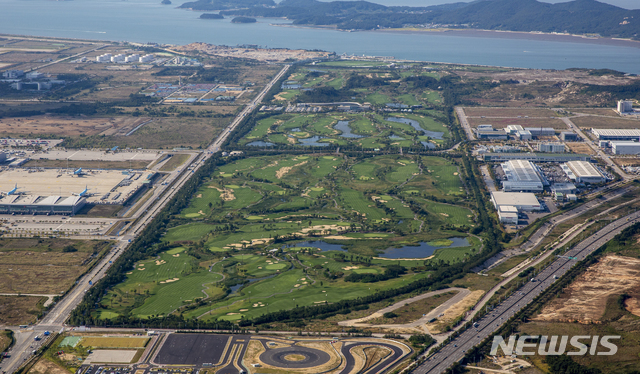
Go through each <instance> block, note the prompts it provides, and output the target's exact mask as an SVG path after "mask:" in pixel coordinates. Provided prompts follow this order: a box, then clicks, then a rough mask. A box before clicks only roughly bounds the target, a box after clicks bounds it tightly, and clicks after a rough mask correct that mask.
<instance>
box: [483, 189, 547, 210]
mask: <svg viewBox="0 0 640 374" xmlns="http://www.w3.org/2000/svg"><path fill="white" fill-rule="evenodd" d="M491 197H492V198H493V201H495V203H496V205H497V206H499V207H501V206H503V205H510V206H522V205H529V206H539V205H540V202H539V201H538V198H537V197H536V195H534V194H532V193H522V192H502V191H493V192H491Z"/></svg>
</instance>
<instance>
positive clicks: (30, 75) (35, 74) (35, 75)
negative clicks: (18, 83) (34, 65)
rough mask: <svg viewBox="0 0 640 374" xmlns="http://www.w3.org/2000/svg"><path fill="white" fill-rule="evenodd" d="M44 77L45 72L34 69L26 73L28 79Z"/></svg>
mask: <svg viewBox="0 0 640 374" xmlns="http://www.w3.org/2000/svg"><path fill="white" fill-rule="evenodd" d="M43 77H44V74H43V73H39V72H37V71H32V72H29V73H27V74H26V75H25V78H27V79H40V78H43Z"/></svg>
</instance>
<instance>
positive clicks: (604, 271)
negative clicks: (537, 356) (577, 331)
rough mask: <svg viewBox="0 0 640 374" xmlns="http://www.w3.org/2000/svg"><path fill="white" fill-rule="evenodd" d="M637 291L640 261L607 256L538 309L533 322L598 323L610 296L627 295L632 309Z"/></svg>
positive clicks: (639, 283)
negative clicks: (539, 310) (538, 312)
mask: <svg viewBox="0 0 640 374" xmlns="http://www.w3.org/2000/svg"><path fill="white" fill-rule="evenodd" d="M639 289H640V260H639V259H635V258H631V257H623V256H607V257H605V258H603V259H602V260H600V262H598V263H597V264H595V265H593V266H591V267H590V268H589V269H587V271H586V272H585V273H584V274H583V275H582V276H580V277H579V278H578V279H577V280H576V281H575V282H573V283H572V284H571V285H570V286H569V287H567V288H566V289H565V291H564V292H563V293H562V294H561V295H560V297H559V298H557V299H554V300H553V301H552V302H551V303H549V304H547V306H545V307H544V309H542V311H541V312H540V314H539V315H538V316H536V317H535V318H534V320H537V321H561V322H571V321H577V322H579V323H585V324H587V323H598V322H601V319H602V317H603V315H604V313H605V309H606V307H607V301H608V300H610V298H611V297H612V296H615V295H621V294H624V293H629V294H630V296H631V298H630V299H628V300H627V303H628V305H630V306H631V308H632V310H636V311H637V309H635V305H637V300H638V297H639V296H640V295H639V294H638V291H639Z"/></svg>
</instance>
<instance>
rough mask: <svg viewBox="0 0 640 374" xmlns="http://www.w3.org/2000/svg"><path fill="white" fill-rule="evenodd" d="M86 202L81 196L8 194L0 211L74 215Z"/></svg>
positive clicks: (5, 212) (0, 200)
mask: <svg viewBox="0 0 640 374" xmlns="http://www.w3.org/2000/svg"><path fill="white" fill-rule="evenodd" d="M86 202H87V201H86V199H85V198H84V197H80V196H69V197H60V196H39V195H8V196H4V197H3V198H1V199H0V213H3V214H64V215H74V214H76V213H77V212H79V211H80V209H82V207H84V205H85V204H86Z"/></svg>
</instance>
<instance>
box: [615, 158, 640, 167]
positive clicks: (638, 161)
mask: <svg viewBox="0 0 640 374" xmlns="http://www.w3.org/2000/svg"><path fill="white" fill-rule="evenodd" d="M611 160H612V161H613V162H615V163H616V165H618V166H639V165H640V158H635V157H611Z"/></svg>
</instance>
